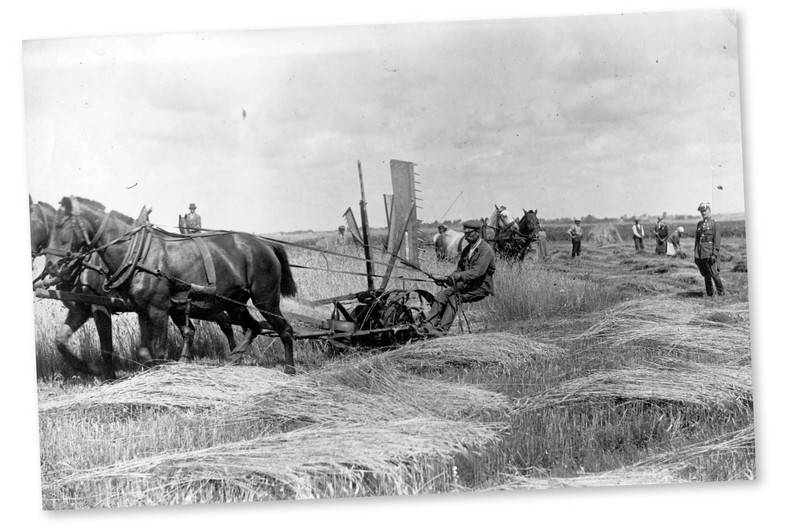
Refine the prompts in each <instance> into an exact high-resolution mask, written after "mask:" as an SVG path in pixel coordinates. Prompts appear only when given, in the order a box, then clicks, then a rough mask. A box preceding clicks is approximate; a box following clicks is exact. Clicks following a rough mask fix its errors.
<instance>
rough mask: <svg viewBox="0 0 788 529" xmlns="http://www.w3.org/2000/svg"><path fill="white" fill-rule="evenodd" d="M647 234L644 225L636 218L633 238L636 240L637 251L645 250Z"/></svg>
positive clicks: (633, 226)
mask: <svg viewBox="0 0 788 529" xmlns="http://www.w3.org/2000/svg"><path fill="white" fill-rule="evenodd" d="M645 236H646V232H645V230H644V229H643V226H642V225H641V224H640V221H639V220H638V219H635V223H634V224H633V225H632V238H633V239H634V240H635V251H636V252H642V251H643V237H645Z"/></svg>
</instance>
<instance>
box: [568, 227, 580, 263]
mask: <svg viewBox="0 0 788 529" xmlns="http://www.w3.org/2000/svg"><path fill="white" fill-rule="evenodd" d="M566 233H567V235H569V238H570V239H572V259H574V258H575V257H580V242H581V241H582V240H583V228H581V227H580V219H578V218H575V225H574V226H572V227H571V228H569V229H568V230H567V232H566Z"/></svg>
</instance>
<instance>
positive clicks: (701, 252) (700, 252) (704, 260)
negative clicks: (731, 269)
mask: <svg viewBox="0 0 788 529" xmlns="http://www.w3.org/2000/svg"><path fill="white" fill-rule="evenodd" d="M698 211H700V214H701V216H702V217H703V220H701V221H700V222H698V229H697V230H696V231H695V264H696V265H698V270H700V274H701V275H702V276H703V280H704V282H705V283H706V294H708V295H709V296H713V295H714V288H715V287H716V288H717V295H718V296H724V295H725V288H724V287H723V285H722V279H721V278H720V268H719V265H718V264H717V261H718V260H719V258H720V243H721V241H722V234H721V233H720V228H719V226H717V222H716V221H715V220H714V219H713V218H711V206H710V205H709V204H708V203H706V202H703V203H701V205H700V206H698Z"/></svg>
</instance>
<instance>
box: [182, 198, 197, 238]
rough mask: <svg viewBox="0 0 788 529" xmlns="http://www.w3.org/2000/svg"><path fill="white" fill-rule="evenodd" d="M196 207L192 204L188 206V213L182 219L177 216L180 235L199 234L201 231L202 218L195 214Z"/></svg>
mask: <svg viewBox="0 0 788 529" xmlns="http://www.w3.org/2000/svg"><path fill="white" fill-rule="evenodd" d="M196 209H197V205H196V204H195V203H194V202H192V203H191V204H189V212H188V213H187V214H186V215H184V216H183V217H180V216H179V219H178V226H179V228H180V230H181V233H199V232H200V231H201V230H202V218H201V217H200V216H199V215H198V214H197V213H195V210H196Z"/></svg>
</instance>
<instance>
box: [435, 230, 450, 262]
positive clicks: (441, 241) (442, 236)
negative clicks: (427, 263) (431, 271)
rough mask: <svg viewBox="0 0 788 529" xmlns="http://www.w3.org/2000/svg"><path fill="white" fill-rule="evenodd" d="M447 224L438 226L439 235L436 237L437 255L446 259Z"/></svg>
mask: <svg viewBox="0 0 788 529" xmlns="http://www.w3.org/2000/svg"><path fill="white" fill-rule="evenodd" d="M446 250H447V247H446V226H445V225H443V224H441V225H439V226H438V236H437V237H435V256H436V257H437V258H438V259H446Z"/></svg>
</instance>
